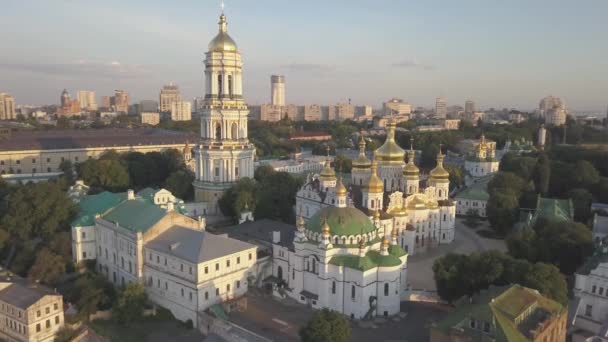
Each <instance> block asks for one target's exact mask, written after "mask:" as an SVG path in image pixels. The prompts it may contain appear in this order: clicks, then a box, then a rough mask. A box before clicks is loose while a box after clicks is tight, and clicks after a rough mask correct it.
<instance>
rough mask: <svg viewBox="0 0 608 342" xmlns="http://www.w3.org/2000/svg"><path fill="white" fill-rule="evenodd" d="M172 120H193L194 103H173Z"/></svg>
mask: <svg viewBox="0 0 608 342" xmlns="http://www.w3.org/2000/svg"><path fill="white" fill-rule="evenodd" d="M171 120H172V121H190V120H192V105H191V104H190V102H185V101H176V102H173V103H172V104H171Z"/></svg>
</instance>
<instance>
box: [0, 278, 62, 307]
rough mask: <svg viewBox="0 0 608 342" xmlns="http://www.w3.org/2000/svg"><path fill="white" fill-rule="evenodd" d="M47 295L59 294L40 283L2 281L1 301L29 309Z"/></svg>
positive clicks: (0, 284)
mask: <svg viewBox="0 0 608 342" xmlns="http://www.w3.org/2000/svg"><path fill="white" fill-rule="evenodd" d="M46 295H58V294H56V293H54V292H52V291H51V290H49V289H47V288H45V287H41V286H40V285H35V286H34V285H27V284H21V283H16V282H0V301H3V302H5V303H8V304H10V305H14V306H16V307H18V308H20V309H24V310H25V309H27V308H29V307H30V306H31V305H32V304H34V303H36V302H37V301H39V300H40V299H42V298H43V297H44V296H46Z"/></svg>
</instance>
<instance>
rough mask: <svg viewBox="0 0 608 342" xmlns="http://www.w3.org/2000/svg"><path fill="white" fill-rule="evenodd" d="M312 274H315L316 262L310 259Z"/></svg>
mask: <svg viewBox="0 0 608 342" xmlns="http://www.w3.org/2000/svg"><path fill="white" fill-rule="evenodd" d="M312 273H317V260H315V259H312Z"/></svg>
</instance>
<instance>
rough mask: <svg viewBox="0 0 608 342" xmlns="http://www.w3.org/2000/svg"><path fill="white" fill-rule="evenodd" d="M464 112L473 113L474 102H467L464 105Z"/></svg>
mask: <svg viewBox="0 0 608 342" xmlns="http://www.w3.org/2000/svg"><path fill="white" fill-rule="evenodd" d="M464 112H465V113H475V101H473V100H467V101H466V102H465V103H464Z"/></svg>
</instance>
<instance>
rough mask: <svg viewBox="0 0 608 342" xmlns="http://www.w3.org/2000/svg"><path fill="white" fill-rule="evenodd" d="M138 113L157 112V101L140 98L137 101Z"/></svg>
mask: <svg viewBox="0 0 608 342" xmlns="http://www.w3.org/2000/svg"><path fill="white" fill-rule="evenodd" d="M138 110H139V114H141V113H144V112H147V113H149V112H158V102H156V101H154V100H142V101H139V108H138Z"/></svg>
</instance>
